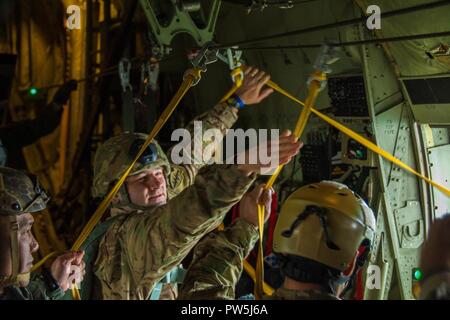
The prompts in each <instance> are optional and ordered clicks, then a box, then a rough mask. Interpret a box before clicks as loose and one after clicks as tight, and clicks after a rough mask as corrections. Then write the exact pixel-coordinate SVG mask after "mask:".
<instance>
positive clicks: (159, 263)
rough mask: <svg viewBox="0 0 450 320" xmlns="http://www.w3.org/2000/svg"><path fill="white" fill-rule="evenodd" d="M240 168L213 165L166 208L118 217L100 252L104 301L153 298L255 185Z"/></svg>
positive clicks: (99, 274)
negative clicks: (160, 284) (159, 285)
mask: <svg viewBox="0 0 450 320" xmlns="http://www.w3.org/2000/svg"><path fill="white" fill-rule="evenodd" d="M254 178H255V177H254V176H252V177H247V176H245V175H244V174H243V173H242V172H241V171H240V170H238V169H237V167H236V166H227V165H222V166H219V165H218V166H210V167H208V168H207V170H204V171H203V172H202V173H201V174H199V175H198V176H197V179H196V180H195V183H194V185H192V186H191V187H189V188H187V189H186V190H184V192H182V193H181V194H180V195H178V196H177V198H176V199H173V200H171V201H169V202H168V203H167V204H166V205H163V206H160V207H157V208H151V209H148V210H144V211H135V212H130V213H126V214H122V215H118V216H117V218H116V219H117V220H116V221H115V222H114V223H113V224H112V225H111V226H110V228H109V229H108V231H107V233H106V234H105V236H104V238H103V239H102V241H101V243H100V247H99V252H98V257H97V260H96V263H95V268H94V269H95V270H94V272H95V275H96V277H97V278H98V280H99V281H100V288H97V289H98V290H100V293H99V294H100V296H101V297H102V298H103V299H124V300H130V299H133V300H134V299H148V298H149V296H150V294H151V292H152V290H153V287H154V286H155V284H156V283H157V282H159V281H160V280H161V279H162V278H163V277H164V275H165V274H167V273H168V272H169V271H171V270H172V269H173V268H174V267H176V266H177V265H179V264H180V263H181V261H182V260H183V259H184V258H185V257H186V255H187V254H188V253H189V251H190V250H191V249H192V248H193V247H194V246H195V245H196V244H197V242H198V241H199V240H200V239H201V238H202V237H203V236H205V234H206V233H207V232H208V231H209V230H210V229H212V228H216V227H217V226H218V225H219V224H220V223H221V221H222V220H223V218H224V216H225V214H226V213H227V212H228V211H229V210H230V209H231V207H232V206H233V205H234V204H236V203H237V202H239V200H240V199H241V197H242V196H243V194H244V193H245V192H247V190H248V188H249V187H250V186H251V185H252V183H253V181H254Z"/></svg>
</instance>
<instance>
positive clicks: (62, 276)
mask: <svg viewBox="0 0 450 320" xmlns="http://www.w3.org/2000/svg"><path fill="white" fill-rule="evenodd" d="M83 256H84V252H83V251H77V252H67V253H65V254H63V255H61V256H59V257H58V258H56V259H55V261H53V263H52V266H51V269H50V272H51V274H52V277H53V279H55V281H56V282H57V283H58V285H59V287H60V288H61V289H62V290H63V291H64V292H65V291H67V290H68V289H69V288H70V287H71V285H72V283H79V282H81V280H83V276H84V272H85V271H84V269H85V265H84V262H83Z"/></svg>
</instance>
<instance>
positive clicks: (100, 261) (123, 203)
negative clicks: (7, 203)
mask: <svg viewBox="0 0 450 320" xmlns="http://www.w3.org/2000/svg"><path fill="white" fill-rule="evenodd" d="M246 73H247V74H248V75H252V76H251V77H248V79H249V80H247V81H245V83H244V85H243V86H242V87H241V88H240V91H237V94H238V95H240V96H238V97H237V98H239V99H240V100H242V101H244V103H246V104H249V103H257V102H260V101H261V100H262V99H263V98H265V97H266V96H268V95H269V94H270V93H271V92H272V91H271V90H262V87H263V85H264V83H265V82H266V81H267V80H268V79H269V77H268V76H266V75H265V74H264V73H263V72H259V71H258V70H255V69H252V68H249V69H247V70H246ZM230 108H231V111H232V112H235V111H233V108H235V106H234V105H230V102H228V103H226V104H221V105H219V106H218V107H216V108H215V109H214V111H213V112H211V113H209V114H207V115H205V116H202V117H201V120H203V127H205V124H206V125H207V126H208V125H209V126H211V127H215V128H219V129H220V130H221V131H225V129H226V128H227V127H229V126H231V125H232V124H233V122H234V121H235V115H234V116H232V119H234V120H232V119H231V120H230V121H224V120H223V119H224V118H223V116H224V115H225V114H227V115H231V114H232V113H230ZM218 110H222V111H218ZM226 117H227V116H225V118H226ZM218 124H220V125H218ZM223 133H224V132H223ZM146 138H147V136H146V135H144V134H137V133H125V134H122V135H120V136H118V137H114V138H112V139H110V140H108V141H107V142H106V143H105V144H103V145H102V146H101V147H100V148H99V149H98V150H97V153H96V157H95V159H94V183H93V196H94V197H96V198H101V197H104V196H105V195H106V194H107V192H108V191H109V190H110V188H111V187H112V186H113V185H114V183H115V182H116V181H117V180H118V179H119V177H120V176H121V175H122V174H123V173H124V172H125V170H126V168H127V166H128V165H129V164H130V163H131V161H132V159H133V158H134V156H135V155H136V154H137V150H139V148H140V146H141V145H142V144H143V142H144V140H145V139H146ZM204 143H206V144H207V143H208V141H207V142H204ZM279 143H280V154H279V156H280V162H283V161H284V162H285V163H286V162H288V161H289V160H290V159H291V157H292V156H294V155H295V154H297V153H298V150H299V147H300V146H299V143H297V142H296V141H295V138H293V136H286V137H284V138H281V139H280V142H279ZM201 166H202V165H190V164H187V165H182V166H175V165H173V164H171V163H169V161H168V160H167V157H166V156H165V154H164V153H163V151H162V150H161V148H160V147H159V145H158V143H157V142H156V141H153V142H152V144H151V145H150V146H149V148H148V149H147V150H146V152H145V153H144V155H143V156H142V157H141V158H140V160H139V161H138V163H137V164H136V165H135V166H134V168H133V170H132V173H131V175H130V176H129V177H128V178H127V180H126V182H125V184H124V185H123V186H122V187H121V189H120V191H119V192H118V195H117V196H116V197H115V199H113V201H112V203H111V210H110V215H111V218H110V219H108V220H107V221H106V222H105V223H108V224H109V225H108V226H107V227H106V228H104V227H103V229H104V233H103V234H101V233H97V232H96V230H94V232H93V235H92V237H91V239H94V238H95V239H96V240H95V241H99V242H98V244H97V245H98V251H97V252H94V255H95V256H96V259H94V260H95V263H89V261H87V262H88V263H87V264H88V266H87V268H88V269H89V268H91V267H92V270H93V272H94V273H95V277H94V278H95V279H94V280H93V283H92V285H91V286H90V287H89V288H86V289H85V290H83V288H82V296H84V297H87V298H102V299H125V300H128V299H149V298H152V293H153V292H154V290H153V289H154V288H155V286H156V285H157V284H158V283H159V281H160V280H161V279H163V278H164V277H165V276H166V275H167V274H168V273H169V272H170V271H171V270H172V269H173V268H175V267H176V266H178V265H179V263H180V262H181V261H182V260H183V259H184V258H185V257H186V255H187V254H188V253H189V251H190V250H191V249H192V248H193V247H194V246H195V244H196V243H197V242H198V241H199V240H200V239H201V238H202V237H203V236H204V235H205V234H207V233H208V232H210V231H212V230H213V229H215V228H216V227H217V226H218V225H219V224H220V223H221V221H222V219H223V218H224V215H225V214H226V212H227V211H228V210H229V209H230V208H231V207H232V206H233V205H234V204H235V203H237V202H238V201H239V200H240V198H241V197H242V195H243V194H244V193H245V192H246V190H247V189H248V187H249V186H250V185H251V184H252V183H253V180H254V179H253V178H254V173H255V172H259V170H260V169H261V168H262V166H261V165H238V166H234V165H231V166H229V165H224V166H212V167H209V168H207V170H204V171H203V172H202V174H200V175H199V176H198V177H197V178H195V176H196V175H197V172H198V170H199V168H200V167H201ZM194 180H195V183H194ZM175 196H177V197H176V199H174V197H175ZM167 199H169V201H168V202H167ZM102 226H104V223H103V224H102V225H100V226H99V228H102ZM88 242H89V241H88ZM90 261H93V259H91V258H90ZM88 274H89V270H88ZM94 282H95V283H94ZM83 291H84V293H83Z"/></svg>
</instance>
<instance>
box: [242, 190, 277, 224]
mask: <svg viewBox="0 0 450 320" xmlns="http://www.w3.org/2000/svg"><path fill="white" fill-rule="evenodd" d="M264 187H265V185H264V184H260V185H257V186H256V187H255V188H254V189H253V190H252V191H251V192H247V193H246V194H245V195H244V196H243V197H242V199H241V201H240V202H239V212H240V216H241V218H242V219H245V220H246V221H247V222H249V223H251V224H253V225H254V226H255V227H256V228H258V209H257V206H256V205H257V204H263V205H264V207H265V210H264V223H266V222H267V220H268V219H269V217H270V214H271V209H272V195H273V192H274V190H273V189H272V188H269V189H267V190H265V189H264Z"/></svg>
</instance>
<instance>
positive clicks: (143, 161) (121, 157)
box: [92, 132, 170, 209]
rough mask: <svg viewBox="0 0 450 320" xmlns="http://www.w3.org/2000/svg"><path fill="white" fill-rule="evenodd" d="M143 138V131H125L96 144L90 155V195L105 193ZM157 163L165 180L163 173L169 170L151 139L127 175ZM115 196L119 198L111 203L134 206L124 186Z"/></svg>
mask: <svg viewBox="0 0 450 320" xmlns="http://www.w3.org/2000/svg"><path fill="white" fill-rule="evenodd" d="M146 139H147V135H146V134H143V133H128V132H126V133H123V134H121V135H118V136H116V137H113V138H111V139H109V140H107V141H106V142H105V143H104V144H103V145H101V146H100V147H99V148H98V150H97V152H96V154H95V158H94V182H93V188H92V196H93V197H94V198H103V197H105V196H106V194H107V193H108V192H109V191H110V190H111V188H112V187H113V186H114V184H115V183H116V182H117V181H118V180H119V179H120V177H121V176H122V175H123V174H124V172H125V171H126V170H127V168H128V166H129V165H130V164H131V162H132V161H133V160H134V158H135V156H136V155H137V154H138V152H139V149H140V148H141V147H142V145H143V144H144V142H145V140H146ZM161 167H162V168H163V171H164V174H165V176H166V181H167V175H168V174H169V171H170V164H169V161H168V160H167V156H166V155H165V153H164V151H163V150H162V149H161V147H160V146H159V144H158V142H157V141H156V140H153V141H152V142H151V144H150V145H149V146H148V148H147V149H146V150H145V151H144V153H143V155H142V157H141V158H140V159H139V160H138V161H137V162H136V164H135V165H134V167H133V169H132V170H131V173H130V175H135V174H138V173H140V172H142V171H144V170H147V169H156V168H161ZM119 199H120V202H119V203H116V204H115V206H121V207H122V206H125V205H128V206H131V207H133V206H134V205H133V204H132V203H131V202H130V199H129V196H128V192H127V190H126V188H125V187H124V186H122V187H121V188H120V190H119ZM138 209H140V208H138Z"/></svg>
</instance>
